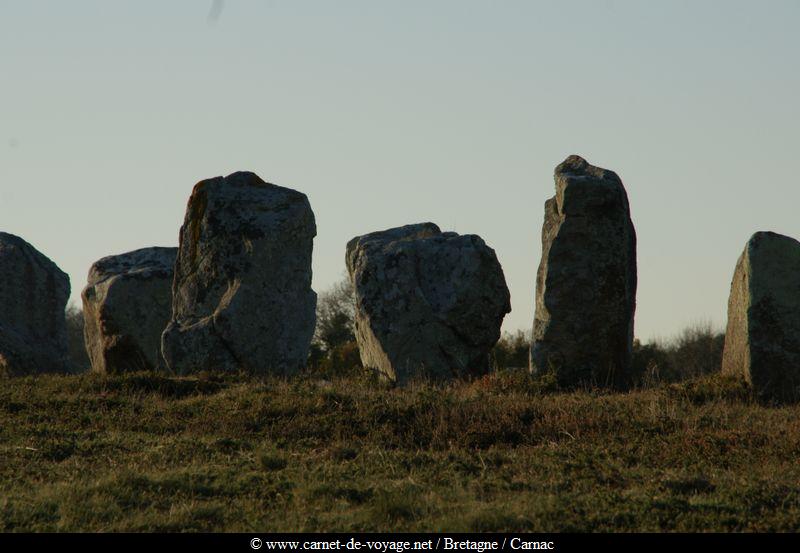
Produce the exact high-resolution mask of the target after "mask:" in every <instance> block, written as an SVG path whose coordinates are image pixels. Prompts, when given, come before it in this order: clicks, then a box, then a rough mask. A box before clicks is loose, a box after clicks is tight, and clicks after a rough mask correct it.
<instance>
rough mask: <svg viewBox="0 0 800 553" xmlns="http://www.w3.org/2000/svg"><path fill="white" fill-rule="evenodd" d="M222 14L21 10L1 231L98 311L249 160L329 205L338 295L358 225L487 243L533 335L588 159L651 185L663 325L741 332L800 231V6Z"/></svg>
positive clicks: (1, 89)
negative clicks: (770, 254)
mask: <svg viewBox="0 0 800 553" xmlns="http://www.w3.org/2000/svg"><path fill="white" fill-rule="evenodd" d="M214 4H215V3H214V2H212V1H211V0H209V1H200V0H195V1H169V2H164V1H145V0H136V1H133V0H131V1H127V2H121V1H112V0H98V1H91V2H90V1H81V0H72V1H70V2H63V1H49V2H44V1H36V0H18V1H13V0H0V230H3V231H7V232H11V233H14V234H17V235H20V236H22V237H23V238H25V239H26V240H28V241H29V242H31V243H32V244H33V245H34V246H36V247H37V248H38V249H40V250H41V251H42V252H43V253H45V255H47V256H49V257H50V258H51V259H53V260H54V261H55V262H56V263H58V265H59V266H60V267H61V268H62V269H64V270H65V271H67V272H68V273H69V275H70V278H71V281H72V300H73V301H77V302H80V297H79V294H80V290H81V288H82V287H83V286H84V285H85V282H86V273H87V270H88V268H89V265H90V264H91V263H92V262H94V261H95V260H97V259H98V258H100V257H103V256H105V255H110V254H115V253H122V252H125V251H129V250H132V249H136V248H139V247H144V246H152V245H166V246H168V245H177V240H178V228H179V227H180V224H181V222H182V220H183V212H184V208H185V206H186V200H187V199H188V196H189V193H190V191H191V188H192V186H193V185H194V183H195V182H197V181H199V180H202V179H204V178H208V177H213V176H217V175H227V174H229V173H231V172H233V171H236V170H251V171H255V172H256V173H258V174H259V175H260V176H261V177H262V178H263V179H264V180H267V181H270V182H274V183H276V184H280V185H283V186H288V187H291V188H295V189H298V190H301V191H303V192H305V193H306V194H307V195H308V197H309V199H310V201H311V205H312V207H313V209H314V211H315V213H316V218H317V227H318V236H317V238H316V240H315V243H314V267H313V268H314V287H315V289H316V290H317V291H320V290H324V289H325V288H326V287H328V286H329V285H331V284H332V283H333V282H335V281H336V280H338V279H339V278H340V277H341V276H342V274H343V272H344V248H345V243H346V242H347V240H349V239H350V238H352V237H353V236H356V235H358V234H363V233H366V232H370V231H374V230H380V229H384V228H388V227H393V226H398V225H402V224H408V223H414V222H422V221H433V222H435V223H437V224H438V225H439V226H440V227H442V229H443V230H455V231H456V232H459V233H475V234H479V235H480V236H482V237H483V238H484V239H485V240H486V242H487V243H488V244H489V245H490V246H492V247H493V248H494V249H495V250H496V252H497V255H498V258H499V259H500V262H501V263H502V265H503V268H504V271H505V275H506V280H507V282H508V285H509V289H510V290H511V296H512V307H513V311H512V313H511V314H509V315H508V316H507V317H506V321H505V323H504V328H505V329H506V330H514V329H517V328H525V329H527V328H529V327H530V326H531V320H532V312H533V298H534V280H535V273H536V267H537V265H538V263H539V256H540V253H541V243H540V240H541V238H540V233H541V225H542V216H543V203H544V201H545V200H546V199H547V198H548V197H550V196H552V194H553V190H554V185H553V177H552V174H553V168H554V167H555V166H556V165H557V164H558V163H559V162H561V161H562V160H563V159H564V158H565V157H566V156H568V155H569V154H580V155H582V156H583V157H585V158H586V159H587V160H589V162H591V163H593V164H595V165H599V166H601V167H606V168H609V169H613V170H615V171H616V172H617V173H618V174H619V175H620V177H621V178H622V180H623V182H624V183H625V186H626V188H627V190H628V196H629V199H630V204H631V209H632V217H633V221H634V224H635V226H636V230H637V234H638V239H639V249H638V263H639V292H638V307H637V313H636V335H637V336H639V337H640V338H642V339H644V340H649V339H652V338H654V337H669V336H671V335H673V334H675V333H677V332H678V331H679V330H680V329H681V328H682V327H684V326H685V325H686V324H688V323H692V322H696V321H699V320H704V319H705V320H710V321H711V322H713V323H714V324H715V325H716V326H717V327H720V328H721V327H722V326H723V325H724V323H725V312H726V302H727V296H728V291H729V286H730V279H731V276H732V274H733V268H734V265H735V262H736V259H737V257H738V256H739V254H740V253H741V250H742V248H743V247H744V244H745V242H746V241H747V239H748V237H749V236H750V235H751V234H752V233H753V232H754V231H756V230H773V231H776V232H780V233H783V234H788V235H790V236H794V237H800V213H799V210H798V207H799V206H800V177H798V176H797V174H796V173H798V170H797V168H796V167H795V163H796V161H797V159H798V153H799V152H800V31H798V28H800V2H798V1H788V2H780V1H767V2H756V1H750V2H737V1H717V2H710V1H691V2H689V1H677V0H675V1H669V2H666V1H658V2H656V1H612V0H607V1H602V0H595V1H586V2H565V1H558V2H555V1H553V2H536V1H518V2H513V1H502V2H501V1H493V2H489V1H481V2H475V1H467V0H454V1H444V0H435V1H411V0H403V1H402V2H401V1H395V2H387V1H376V0H363V1H350V0H341V1H336V2H333V1H324V2H323V1H319V2H310V1H304V0H292V1H244V0H242V1H235V0H227V1H225V2H224V3H222V9H221V10H219V9H217V8H214V7H213V5H214ZM216 4H219V3H216ZM217 7H218V6H217Z"/></svg>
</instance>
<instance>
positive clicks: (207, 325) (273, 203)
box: [161, 172, 317, 374]
mask: <svg viewBox="0 0 800 553" xmlns="http://www.w3.org/2000/svg"><path fill="white" fill-rule="evenodd" d="M316 232H317V231H316V224H315V222H314V213H313V212H312V211H311V206H310V205H309V203H308V198H306V195H305V194H302V193H301V192H297V191H295V190H291V189H289V188H283V187H281V186H276V185H274V184H269V183H266V182H264V181H263V180H261V179H260V178H259V177H258V176H257V175H255V174H254V173H248V172H239V173H233V174H232V175H228V176H227V177H224V178H223V177H217V178H213V179H208V180H204V181H202V182H199V183H198V184H197V185H195V187H194V190H192V195H191V197H190V198H189V204H188V206H187V208H186V217H185V219H184V223H183V226H182V227H181V231H180V244H179V248H178V257H177V260H176V262H175V277H174V281H173V285H172V319H171V321H170V322H169V324H168V325H167V328H166V330H164V333H163V334H162V336H161V346H162V352H163V356H164V361H165V362H166V364H167V367H168V368H169V369H170V370H172V371H174V372H176V373H179V374H186V373H192V372H197V371H204V370H207V371H217V372H230V371H239V370H243V371H246V372H249V373H252V374H291V373H294V372H296V371H297V370H299V369H300V368H301V367H302V366H304V365H305V363H306V359H307V357H308V348H309V345H310V343H311V336H312V334H313V333H314V323H315V320H316V315H315V309H316V304H317V295H316V294H315V293H314V291H313V290H312V289H311V251H312V247H313V240H314V236H315V235H316Z"/></svg>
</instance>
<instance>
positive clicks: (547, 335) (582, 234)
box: [530, 156, 636, 386]
mask: <svg viewBox="0 0 800 553" xmlns="http://www.w3.org/2000/svg"><path fill="white" fill-rule="evenodd" d="M555 184H556V195H555V196H554V197H553V198H551V199H549V200H547V202H545V205H544V212H545V215H544V225H543V227H542V259H541V262H540V264H539V270H538V273H537V275H536V311H535V315H534V321H533V341H532V344H531V356H530V365H531V371H532V372H534V373H541V372H546V371H551V370H552V371H555V373H556V376H557V378H558V381H559V383H560V384H561V385H562V386H580V385H600V386H604V385H612V386H626V385H628V384H629V383H630V379H631V376H632V375H631V368H630V367H631V354H632V347H633V315H634V311H635V308H636V232H635V231H634V228H633V223H632V222H631V218H630V208H629V206H628V195H627V193H626V192H625V188H624V186H623V185H622V181H621V180H620V178H619V177H618V176H617V175H616V173H614V172H613V171H609V170H607V169H601V168H599V167H594V166H592V165H589V163H587V162H586V160H584V159H583V158H581V157H579V156H570V157H568V158H567V159H566V160H565V161H564V162H563V163H561V164H560V165H559V166H558V167H556V170H555Z"/></svg>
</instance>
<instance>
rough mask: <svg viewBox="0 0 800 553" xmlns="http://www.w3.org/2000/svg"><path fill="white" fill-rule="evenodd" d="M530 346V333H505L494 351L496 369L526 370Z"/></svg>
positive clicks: (522, 331) (521, 331) (519, 331)
mask: <svg viewBox="0 0 800 553" xmlns="http://www.w3.org/2000/svg"><path fill="white" fill-rule="evenodd" d="M530 344H531V333H530V331H524V330H517V331H516V332H515V333H513V334H512V333H510V332H504V333H503V335H502V336H501V337H500V339H499V340H498V341H497V344H495V346H494V349H493V350H492V357H493V358H494V367H495V369H510V368H526V367H527V366H528V351H529V350H530Z"/></svg>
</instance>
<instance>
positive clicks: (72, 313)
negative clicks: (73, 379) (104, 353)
mask: <svg viewBox="0 0 800 553" xmlns="http://www.w3.org/2000/svg"><path fill="white" fill-rule="evenodd" d="M65 316H66V319H67V348H68V352H69V359H70V364H71V365H72V370H73V371H75V372H83V371H86V370H88V369H89V365H90V362H89V356H88V355H87V353H86V345H85V344H84V341H83V310H82V309H81V308H79V307H77V306H76V305H69V306H68V307H67V311H66V313H65Z"/></svg>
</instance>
